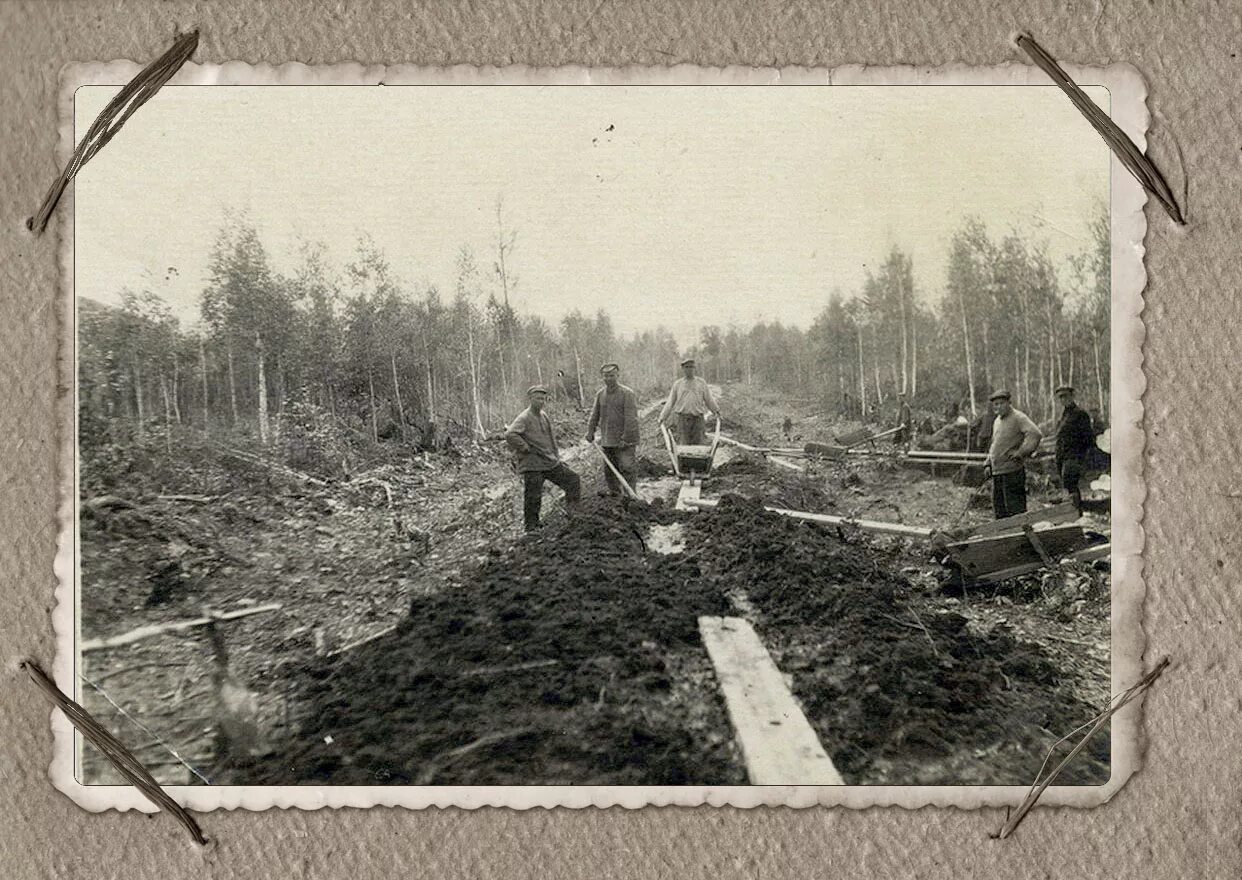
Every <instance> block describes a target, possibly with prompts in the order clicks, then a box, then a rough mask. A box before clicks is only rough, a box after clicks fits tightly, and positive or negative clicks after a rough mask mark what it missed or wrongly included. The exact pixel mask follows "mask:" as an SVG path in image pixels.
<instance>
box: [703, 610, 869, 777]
mask: <svg viewBox="0 0 1242 880" xmlns="http://www.w3.org/2000/svg"><path fill="white" fill-rule="evenodd" d="M699 634H700V635H701V636H702V637H703V644H704V645H705V646H706V647H707V653H708V655H709V656H710V657H711V660H712V665H713V666H715V667H716V678H717V680H718V681H719V682H720V690H721V692H722V693H723V694H724V698H725V707H726V709H727V710H728V712H729V720H730V721H731V722H732V724H733V729H734V732H735V733H736V735H737V742H738V745H739V746H740V748H741V750H742V757H743V759H744V760H745V762H746V774H747V776H748V777H749V778H750V782H751V784H752V785H844V784H845V780H844V779H842V778H841V774H840V773H838V772H837V768H836V767H834V766H833V763H832V759H831V758H830V757H828V754H827V752H825V751H824V747H823V746H822V745H820V742H819V737H817V736H816V735H815V731H814V730H812V729H811V725H810V723H809V722H808V721H807V720H806V716H805V715H803V714H802V709H801V707H799V706H798V703H797V701H796V700H795V699H794V697H793V694H791V693H790V692H789V688H788V687H787V686H786V685H785V679H784V677H783V676H782V675H781V672H780V670H779V669H777V668H776V664H775V663H773V662H772V657H771V655H770V654H768V651H767V649H766V648H764V646H763V643H762V642H761V641H759V635H758V634H757V633H756V632H755V630H754V628H753V627H752V626H751V625H750V624H749V623H747V622H746V621H745V620H743V619H741V618H740V617H700V618H699Z"/></svg>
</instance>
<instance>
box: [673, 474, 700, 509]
mask: <svg viewBox="0 0 1242 880" xmlns="http://www.w3.org/2000/svg"><path fill="white" fill-rule="evenodd" d="M702 491H703V486H702V484H701V483H698V482H697V481H695V480H682V481H681V489H680V490H678V492H677V504H676V505H674V508H675V509H676V510H695V509H696V508H697V507H698V506H699V505H698V502H699V500H700V499H699V495H700V493H701V492H702Z"/></svg>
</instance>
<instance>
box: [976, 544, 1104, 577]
mask: <svg viewBox="0 0 1242 880" xmlns="http://www.w3.org/2000/svg"><path fill="white" fill-rule="evenodd" d="M1112 549H1113V547H1112V545H1111V544H1097V545H1095V546H1094V547H1087V548H1085V549H1083V550H1077V551H1075V552H1073V553H1070V554H1069V555H1067V556H1065V557H1063V558H1064V559H1074V560H1077V561H1078V562H1093V561H1095V560H1096V559H1105V558H1107V557H1108V556H1109V555H1110V554H1111V553H1112ZM1043 567H1044V565H1043V563H1042V562H1039V563H1027V564H1025V565H1015V566H1013V567H1012V568H1002V569H1001V570H1000V571H990V572H988V573H987V574H985V575H982V576H980V577H978V578H976V579H975V580H978V581H980V582H982V583H985V584H995V583H999V582H1000V581H1004V580H1008V579H1009V578H1015V577H1018V576H1019V575H1024V574H1030V573H1031V572H1033V571H1039V569H1041V568H1043Z"/></svg>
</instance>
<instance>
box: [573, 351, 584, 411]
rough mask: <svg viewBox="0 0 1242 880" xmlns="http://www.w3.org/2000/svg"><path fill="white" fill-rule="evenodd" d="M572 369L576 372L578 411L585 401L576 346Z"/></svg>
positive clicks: (580, 364)
mask: <svg viewBox="0 0 1242 880" xmlns="http://www.w3.org/2000/svg"><path fill="white" fill-rule="evenodd" d="M574 368H575V369H576V370H577V371H578V409H582V407H583V406H584V405H585V401H586V392H585V391H583V390H582V358H580V357H578V346H576V345H575V346H574Z"/></svg>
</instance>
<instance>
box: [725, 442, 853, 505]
mask: <svg viewBox="0 0 1242 880" xmlns="http://www.w3.org/2000/svg"><path fill="white" fill-rule="evenodd" d="M824 485H825V484H824V481H823V480H815V479H813V478H810V477H808V476H806V475H802V474H795V473H792V472H790V471H788V470H778V469H777V468H774V467H772V466H771V465H769V464H768V463H767V462H766V461H764V460H763V458H762V457H760V456H757V455H754V454H751V453H743V454H740V455H738V456H737V457H736V458H734V459H732V460H731V461H729V462H727V463H726V464H723V465H721V466H720V467H718V468H715V469H713V470H712V475H711V488H712V491H713V492H719V493H720V494H728V493H734V494H737V495H745V496H748V497H762V498H763V499H764V503H765V504H770V505H773V506H776V507H785V508H788V509H790V510H804V511H807V512H809V513H832V512H835V511H836V510H837V503H836V501H835V500H834V499H833V497H832V496H831V495H829V494H828V493H827V492H826V491H825V490H824V488H823V486H824Z"/></svg>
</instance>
